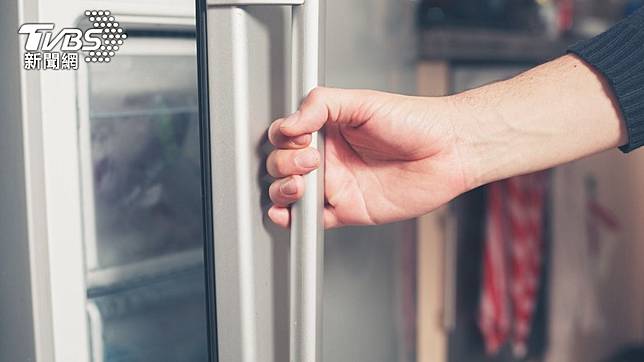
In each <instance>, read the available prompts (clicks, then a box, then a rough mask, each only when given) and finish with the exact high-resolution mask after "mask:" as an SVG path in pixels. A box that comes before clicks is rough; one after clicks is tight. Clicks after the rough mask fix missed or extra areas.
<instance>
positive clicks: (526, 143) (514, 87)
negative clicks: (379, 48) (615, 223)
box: [267, 55, 627, 227]
mask: <svg viewBox="0 0 644 362" xmlns="http://www.w3.org/2000/svg"><path fill="white" fill-rule="evenodd" d="M323 126H325V128H326V154H325V156H326V157H325V162H326V173H325V198H326V203H327V204H326V209H325V224H326V226H327V227H337V226H342V225H348V224H379V223H386V222H392V221H396V220H402V219H406V218H410V217H415V216H418V215H421V214H424V213H427V212H429V211H431V210H433V209H435V208H436V207H439V206H441V205H442V204H444V203H446V202H448V201H449V200H451V199H452V198H454V197H456V196H458V195H459V194H461V193H463V192H465V191H468V190H470V189H472V188H475V187H477V186H480V185H482V184H485V183H488V182H492V181H495V180H499V179H502V178H506V177H510V176H514V175H519V174H524V173H529V172H532V171H537V170H541V169H545V168H549V167H552V166H556V165H560V164H562V163H565V162H568V161H571V160H574V159H578V158H581V157H584V156H587V155H591V154H594V153H597V152H601V151H603V150H606V149H609V148H614V147H617V146H619V145H622V144H624V143H626V141H627V136H626V130H625V127H624V123H623V121H622V120H621V116H620V112H619V110H618V107H617V105H616V102H615V100H614V97H613V95H612V94H611V91H610V89H609V87H607V85H606V84H605V82H604V80H603V78H602V77H601V76H599V75H598V74H596V72H595V71H594V70H593V68H592V67H590V66H589V65H587V64H585V63H584V62H583V61H582V60H580V59H579V58H577V57H575V56H573V55H567V56H564V57H561V58H559V59H556V60H554V61H552V62H550V63H547V64H544V65H542V66H539V67H537V68H534V69H532V70H530V71H528V72H526V73H524V74H521V75H519V76H517V77H515V78H513V79H510V80H507V81H503V82H499V83H495V84H492V85H488V86H485V87H481V88H478V89H475V90H471V91H468V92H465V93H461V94H458V95H454V96H450V97H440V98H422V97H407V96H401V95H394V94H388V93H381V92H373V91H364V90H341V89H328V88H326V89H324V88H320V89H317V90H315V91H314V92H312V93H311V94H310V95H309V96H308V97H307V99H306V100H305V101H304V102H303V104H302V106H301V108H300V110H299V112H297V113H296V114H294V115H291V116H289V117H287V118H286V119H279V120H277V121H275V122H274V123H273V125H272V126H271V129H270V130H269V138H270V139H271V142H272V143H273V144H274V145H275V146H276V148H277V149H276V150H275V151H273V153H272V154H271V155H270V156H269V158H268V161H267V168H268V171H269V173H271V175H273V176H274V177H275V178H276V181H275V183H274V184H273V185H272V186H271V189H270V190H269V193H270V196H271V199H272V200H273V202H274V207H273V208H272V209H271V210H270V211H269V216H270V217H271V219H272V220H273V221H274V222H276V223H277V224H279V225H282V226H287V225H288V224H289V221H290V215H289V210H288V206H289V205H290V204H291V203H293V202H294V201H296V200H297V199H299V198H300V197H301V196H302V193H303V192H304V188H303V182H302V177H301V175H304V174H306V173H307V172H310V171H311V170H313V169H315V168H316V167H317V166H318V164H319V160H320V157H319V155H318V154H317V151H315V150H313V149H310V148H308V143H309V141H310V136H309V134H310V133H311V132H313V131H316V130H319V129H320V128H322V127H323Z"/></svg>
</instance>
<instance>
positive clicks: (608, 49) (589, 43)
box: [568, 8, 644, 153]
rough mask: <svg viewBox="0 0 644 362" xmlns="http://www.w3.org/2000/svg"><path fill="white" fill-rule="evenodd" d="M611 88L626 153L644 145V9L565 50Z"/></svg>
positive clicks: (623, 149) (623, 148)
mask: <svg viewBox="0 0 644 362" xmlns="http://www.w3.org/2000/svg"><path fill="white" fill-rule="evenodd" d="M568 52H569V53H573V54H575V55H577V56H579V57H581V58H582V59H583V60H585V61H586V62H587V63H588V64H590V65H591V66H592V67H594V68H595V69H596V70H597V71H599V72H600V73H601V74H602V75H603V76H604V77H605V79H606V80H607V81H608V83H609V84H610V86H611V87H612V89H613V91H614V93H615V97H616V99H617V103H618V104H619V107H620V110H621V113H622V117H623V119H624V122H625V123H626V128H627V130H628V143H627V144H626V145H624V146H622V147H620V149H621V150H622V151H623V152H625V153H628V152H630V151H633V150H635V149H636V148H638V147H640V146H642V145H644V8H642V9H640V10H639V11H638V12H637V13H635V14H634V15H632V16H631V17H629V18H627V19H625V20H624V21H622V22H620V23H618V24H617V25H615V26H614V27H613V28H611V29H609V30H608V31H607V32H605V33H603V34H601V35H599V36H597V37H595V38H593V39H590V40H584V41H581V42H579V43H577V44H575V45H573V46H571V47H570V48H569V49H568Z"/></svg>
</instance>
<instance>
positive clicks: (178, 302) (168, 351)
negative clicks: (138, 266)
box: [88, 267, 208, 362]
mask: <svg viewBox="0 0 644 362" xmlns="http://www.w3.org/2000/svg"><path fill="white" fill-rule="evenodd" d="M203 275H204V271H203V268H202V267H195V268H188V269H183V270H175V271H174V272H173V273H172V275H171V276H169V277H168V278H166V279H163V278H158V279H157V280H155V281H151V280H150V279H148V280H146V282H145V283H130V284H129V285H124V284H121V285H120V288H118V290H117V289H113V288H112V289H94V290H90V291H89V293H88V294H89V295H88V296H89V297H90V298H89V301H88V323H89V328H90V331H91V332H90V333H91V344H92V355H93V361H94V362H99V361H106V362H130V361H132V362H133V361H137V362H147V361H150V362H152V361H154V362H156V361H186V362H190V361H206V360H208V347H207V331H206V318H205V315H206V305H205V295H204V288H203V285H204V280H203Z"/></svg>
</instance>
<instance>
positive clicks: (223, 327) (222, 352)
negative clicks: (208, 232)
mask: <svg viewBox="0 0 644 362" xmlns="http://www.w3.org/2000/svg"><path fill="white" fill-rule="evenodd" d="M290 18H291V12H290V8H289V7H285V6H249V7H236V6H230V7H224V6H217V7H210V8H209V9H208V34H207V35H208V81H209V86H208V93H209V107H210V138H211V140H212V141H211V145H212V146H211V167H212V176H211V177H212V201H213V205H212V209H213V219H212V225H213V236H214V238H213V239H214V250H213V252H214V270H215V283H216V286H217V289H216V300H217V302H216V304H217V331H218V357H219V360H220V361H240V362H260V361H261V362H272V361H275V362H283V361H286V360H287V359H288V355H287V354H288V299H287V295H288V292H287V290H288V281H287V280H288V270H287V260H288V249H287V248H288V241H287V235H286V232H284V231H278V230H277V229H276V228H274V227H273V226H272V225H271V224H270V223H265V220H264V216H265V212H264V211H263V210H262V206H265V205H266V204H267V203H268V200H267V197H266V190H267V184H265V183H264V181H263V179H264V176H265V174H266V171H265V170H266V166H265V156H266V154H265V153H264V152H265V150H267V148H265V147H264V146H265V145H264V144H265V143H266V129H267V128H268V126H269V125H270V122H271V120H272V119H274V118H275V117H278V116H281V115H284V113H286V111H287V110H286V106H287V99H286V92H285V89H286V88H287V83H286V79H287V75H286V63H287V60H286V59H287V58H286V55H287V54H288V43H289V39H290V32H289V29H290V23H291V20H290ZM262 200H265V202H266V204H264V205H263V204H262Z"/></svg>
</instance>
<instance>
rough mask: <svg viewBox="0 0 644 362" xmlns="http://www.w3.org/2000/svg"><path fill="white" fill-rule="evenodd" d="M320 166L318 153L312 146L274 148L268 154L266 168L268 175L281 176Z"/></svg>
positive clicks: (307, 170)
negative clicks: (298, 148)
mask: <svg viewBox="0 0 644 362" xmlns="http://www.w3.org/2000/svg"><path fill="white" fill-rule="evenodd" d="M319 166H320V153H319V152H318V151H317V150H315V149H313V148H305V149H302V150H275V151H273V152H271V154H270V155H268V159H267V160H266V169H267V170H268V173H269V175H271V176H273V177H276V178H282V177H287V176H291V175H304V174H307V173H309V172H311V171H313V170H315V169H316V168H318V167H319Z"/></svg>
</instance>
